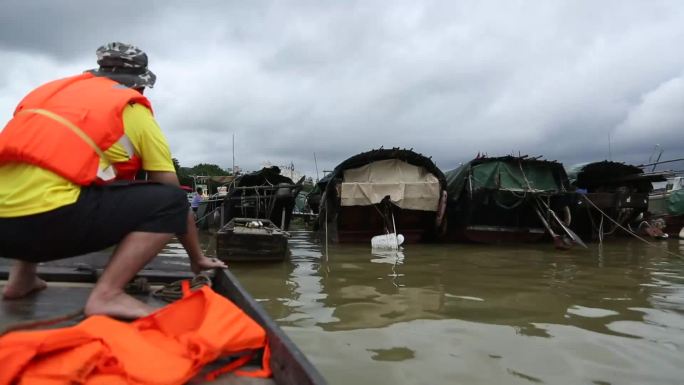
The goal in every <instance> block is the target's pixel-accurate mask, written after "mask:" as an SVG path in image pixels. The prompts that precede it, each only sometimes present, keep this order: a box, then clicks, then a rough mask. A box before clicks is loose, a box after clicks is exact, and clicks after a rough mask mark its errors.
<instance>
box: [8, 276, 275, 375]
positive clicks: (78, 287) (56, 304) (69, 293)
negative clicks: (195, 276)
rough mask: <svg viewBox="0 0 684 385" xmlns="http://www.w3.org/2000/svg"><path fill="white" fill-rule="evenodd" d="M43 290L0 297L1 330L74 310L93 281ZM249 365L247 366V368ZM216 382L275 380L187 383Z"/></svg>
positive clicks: (148, 300) (54, 284) (147, 297)
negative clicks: (27, 294)
mask: <svg viewBox="0 0 684 385" xmlns="http://www.w3.org/2000/svg"><path fill="white" fill-rule="evenodd" d="M5 284H6V281H0V286H3V287H4V286H5ZM48 285H49V287H48V289H46V290H43V291H40V292H37V293H34V294H32V295H30V296H28V297H25V298H22V299H16V300H4V301H0V331H4V330H5V329H6V328H7V327H9V326H11V325H16V324H17V323H23V322H33V321H37V320H46V319H54V318H56V317H61V316H66V315H69V314H74V313H77V312H78V311H79V310H80V309H81V308H82V307H83V305H84V304H85V301H86V299H87V298H88V294H89V293H90V290H91V288H92V286H93V284H88V283H71V282H49V283H48ZM135 297H137V298H138V299H140V300H142V301H144V302H146V303H148V304H150V305H152V306H154V307H162V306H164V305H166V302H164V301H162V300H160V299H157V298H155V297H153V296H151V295H136V296H135ZM82 319H83V318H82V317H80V318H73V319H70V320H69V321H65V322H61V323H56V324H53V325H41V326H40V328H41V329H47V328H51V327H53V328H54V327H64V326H69V325H73V324H75V323H77V322H79V321H80V320H82ZM228 362H229V361H227V360H226V361H221V360H219V361H217V362H214V363H212V364H210V365H208V367H207V369H208V370H211V369H213V368H219V367H221V366H224V365H226V364H227V363H228ZM252 368H254V367H253V366H252V367H251V368H250V366H249V365H248V366H247V367H245V369H246V370H250V369H252ZM205 383H206V384H215V385H275V384H277V382H276V381H275V380H274V379H273V378H269V379H261V378H250V377H239V376H235V375H233V374H226V375H222V376H220V377H219V378H218V379H216V380H215V381H211V382H209V381H204V380H203V379H202V378H201V376H197V377H196V378H195V379H193V380H191V381H190V382H189V384H196V385H198V384H205Z"/></svg>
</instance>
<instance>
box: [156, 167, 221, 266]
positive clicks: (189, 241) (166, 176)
mask: <svg viewBox="0 0 684 385" xmlns="http://www.w3.org/2000/svg"><path fill="white" fill-rule="evenodd" d="M147 177H148V179H149V180H150V181H153V182H159V183H164V184H168V185H172V186H178V187H180V183H179V182H178V176H176V173H175V172H170V171H148V172H147ZM187 221H188V226H187V231H186V232H185V234H177V235H176V236H177V237H178V240H179V241H180V243H181V244H182V245H183V248H185V251H187V253H188V256H189V257H190V268H191V270H192V272H193V273H195V274H199V272H200V271H202V270H207V269H212V268H215V267H220V268H226V267H227V266H226V264H225V263H223V262H222V261H220V260H218V259H216V258H208V257H206V256H205V255H204V252H202V248H201V247H200V243H199V235H198V233H197V226H196V225H195V217H194V216H193V215H192V212H191V211H189V210H188V219H187Z"/></svg>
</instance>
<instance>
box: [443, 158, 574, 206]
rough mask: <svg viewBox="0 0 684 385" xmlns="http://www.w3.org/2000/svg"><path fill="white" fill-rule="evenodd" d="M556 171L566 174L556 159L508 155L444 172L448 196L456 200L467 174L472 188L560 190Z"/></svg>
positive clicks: (477, 161) (534, 190) (472, 162)
mask: <svg viewBox="0 0 684 385" xmlns="http://www.w3.org/2000/svg"><path fill="white" fill-rule="evenodd" d="M559 172H561V173H562V174H563V176H564V175H565V172H564V171H563V169H562V166H561V165H560V164H559V163H555V162H548V161H537V160H534V161H530V160H520V159H518V158H513V157H511V158H490V159H477V160H474V161H471V162H469V163H466V164H464V165H462V166H461V167H459V168H457V169H455V170H452V171H448V172H446V173H445V176H446V178H447V193H448V196H449V198H450V199H451V200H458V199H459V197H460V194H461V193H462V192H463V188H464V186H465V184H466V181H467V180H468V178H469V177H470V178H471V180H472V188H473V190H474V191H475V190H480V189H487V190H502V191H515V192H559V191H562V190H563V189H564V187H563V186H562V185H561V182H560V180H561V179H560V178H559V177H560V175H559Z"/></svg>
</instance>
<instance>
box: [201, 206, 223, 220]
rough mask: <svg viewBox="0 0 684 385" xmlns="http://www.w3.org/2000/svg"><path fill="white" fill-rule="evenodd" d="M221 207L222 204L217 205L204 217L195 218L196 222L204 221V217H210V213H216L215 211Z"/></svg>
mask: <svg viewBox="0 0 684 385" xmlns="http://www.w3.org/2000/svg"><path fill="white" fill-rule="evenodd" d="M221 207H222V205H218V206H216V208H215V209H213V210H211V211H210V212H209V213H208V214H205V215H204V216H203V217H202V218H198V219H197V220H195V224H198V223H200V222H201V221H202V219H204V218H206V217H208V216H209V215H211V214H213V213H215V212H216V211H218V210H219V209H220V208H221Z"/></svg>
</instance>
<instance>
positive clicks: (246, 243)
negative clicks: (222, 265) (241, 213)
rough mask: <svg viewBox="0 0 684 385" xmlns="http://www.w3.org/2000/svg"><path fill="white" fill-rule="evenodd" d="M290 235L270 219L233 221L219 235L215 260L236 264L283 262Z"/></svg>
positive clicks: (235, 219)
mask: <svg viewBox="0 0 684 385" xmlns="http://www.w3.org/2000/svg"><path fill="white" fill-rule="evenodd" d="M287 238H288V234H287V233H286V232H285V231H283V230H281V229H280V228H279V227H278V226H276V225H275V224H273V222H271V221H270V220H268V219H255V218H232V219H231V220H230V221H228V223H226V224H225V225H224V226H223V227H221V228H220V229H219V230H218V231H217V232H216V256H217V257H219V258H221V259H222V260H225V261H228V262H233V261H244V262H248V261H282V260H284V259H285V258H286V257H287V255H288V248H287Z"/></svg>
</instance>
